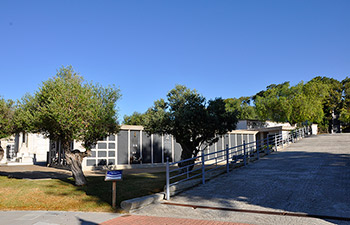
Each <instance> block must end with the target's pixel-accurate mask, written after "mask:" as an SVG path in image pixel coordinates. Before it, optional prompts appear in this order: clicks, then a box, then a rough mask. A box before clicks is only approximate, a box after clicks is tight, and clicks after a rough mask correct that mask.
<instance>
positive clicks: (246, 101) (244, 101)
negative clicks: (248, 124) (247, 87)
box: [224, 97, 258, 120]
mask: <svg viewBox="0 0 350 225" xmlns="http://www.w3.org/2000/svg"><path fill="white" fill-rule="evenodd" d="M224 101H225V103H226V110H227V111H229V112H236V113H237V117H238V119H240V120H256V119H258V116H257V114H256V111H255V108H254V106H251V105H250V101H251V97H240V98H238V99H237V98H228V99H225V100H224Z"/></svg>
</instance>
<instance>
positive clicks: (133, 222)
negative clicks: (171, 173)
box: [101, 215, 249, 225]
mask: <svg viewBox="0 0 350 225" xmlns="http://www.w3.org/2000/svg"><path fill="white" fill-rule="evenodd" d="M115 224H122V225H141V224H142V225H155V224H162V225H165V224H169V225H170V224H171V225H177V224H181V225H249V224H244V223H232V222H222V221H212V220H195V219H183V218H170V217H155V216H136V215H125V216H121V217H117V218H115V219H111V220H108V221H106V222H103V223H101V225H115Z"/></svg>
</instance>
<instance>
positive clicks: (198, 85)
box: [0, 0, 350, 117]
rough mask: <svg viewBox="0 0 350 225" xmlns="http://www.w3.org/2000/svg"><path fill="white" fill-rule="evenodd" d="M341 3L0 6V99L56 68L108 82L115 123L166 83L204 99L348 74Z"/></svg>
mask: <svg viewBox="0 0 350 225" xmlns="http://www.w3.org/2000/svg"><path fill="white" fill-rule="evenodd" d="M349 12H350V1H349V0H329V1H323V0H315V1H313V0H300V1H298V0H290V1H287V0H276V1H267V0H255V1H253V0H241V1H234V0H227V1H225V0H220V1H217V0H212V1H206V0H198V1H194V0H172V1H170V0H168V1H167V0H160V1H153V0H147V1H136V0H135V1H129V0H128V1H126V0H125V1H118V0H113V1H106V0H101V1H71V0H69V1H68V0H67V1H65V0H56V1H54V0H51V1H47V0H44V1H35V0H31V1H27V0H23V1H17V0H11V1H8V0H1V1H0V78H1V81H0V82H1V86H0V87H1V89H0V96H1V97H3V98H6V99H14V100H15V99H19V98H21V97H22V96H23V95H24V94H25V93H27V92H28V93H34V91H36V90H37V89H38V87H39V86H40V84H41V82H42V81H45V80H47V79H48V78H49V77H52V76H54V75H55V73H56V70H57V69H58V68H59V67H60V66H62V65H72V66H73V68H74V69H75V70H76V71H79V72H80V74H81V75H83V76H84V78H85V79H86V80H88V81H91V80H92V81H94V82H98V83H100V84H102V85H108V84H115V85H116V86H117V87H120V89H121V93H122V95H123V97H122V99H121V100H120V101H119V103H118V106H119V109H120V117H122V116H123V115H124V114H127V115H130V114H131V113H133V112H134V111H138V112H144V111H146V110H147V108H148V107H150V106H151V105H152V104H153V102H154V100H157V99H159V98H163V97H165V95H166V94H167V92H168V91H169V90H170V89H172V88H174V86H175V84H184V85H186V86H188V87H189V88H195V89H197V90H198V91H199V92H200V93H202V94H203V95H204V96H205V97H207V98H208V99H210V98H215V97H223V98H230V97H240V96H250V95H253V94H255V93H257V92H259V91H261V90H263V89H265V87H266V86H267V85H269V84H272V83H282V82H284V81H291V83H292V84H296V83H298V82H300V81H302V80H303V81H308V80H310V79H312V78H313V77H315V76H328V77H333V78H335V79H338V80H342V79H344V78H345V77H346V76H350V13H349Z"/></svg>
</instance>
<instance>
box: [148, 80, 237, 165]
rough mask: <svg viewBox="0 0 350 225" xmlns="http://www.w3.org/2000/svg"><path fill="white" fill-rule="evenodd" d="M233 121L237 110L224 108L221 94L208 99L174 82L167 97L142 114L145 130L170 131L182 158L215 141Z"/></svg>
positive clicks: (230, 128) (229, 129)
mask: <svg viewBox="0 0 350 225" xmlns="http://www.w3.org/2000/svg"><path fill="white" fill-rule="evenodd" d="M236 123H237V117H236V114H235V113H234V112H228V111H226V108H225V102H224V101H223V100H222V99H221V98H217V99H215V100H210V101H208V102H207V101H206V99H205V98H204V97H203V96H202V95H200V94H198V93H197V91H196V90H190V89H188V88H186V87H185V86H182V85H177V86H176V87H175V88H174V89H172V90H171V91H170V92H169V93H168V95H167V100H164V99H160V100H157V101H155V103H154V106H153V107H152V108H150V109H149V110H148V111H147V112H146V114H145V124H144V125H145V130H146V131H147V132H148V133H158V134H172V135H173V136H174V137H175V139H176V141H177V142H178V143H179V144H180V145H181V147H182V149H183V151H182V158H183V159H185V158H191V157H192V156H195V155H197V153H198V152H199V151H200V148H201V147H203V146H206V145H211V144H213V143H214V142H216V141H217V140H218V138H217V136H218V135H223V134H225V133H227V132H228V131H231V130H233V129H235V127H236Z"/></svg>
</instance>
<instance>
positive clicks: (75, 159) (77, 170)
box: [63, 142, 87, 186]
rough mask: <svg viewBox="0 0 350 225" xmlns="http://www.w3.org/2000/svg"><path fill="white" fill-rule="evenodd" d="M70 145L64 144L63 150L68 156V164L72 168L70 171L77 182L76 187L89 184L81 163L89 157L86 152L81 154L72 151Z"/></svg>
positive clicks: (77, 151)
mask: <svg viewBox="0 0 350 225" xmlns="http://www.w3.org/2000/svg"><path fill="white" fill-rule="evenodd" d="M69 146H70V145H69V142H68V143H63V148H64V152H65V156H66V161H67V164H68V165H69V167H70V170H71V171H72V175H73V178H74V180H75V185H77V186H83V185H86V184H87V181H86V178H85V175H84V173H83V170H82V166H81V163H82V161H83V159H84V157H85V156H86V155H87V153H86V152H80V151H79V150H73V151H71V150H70V147H69Z"/></svg>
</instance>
